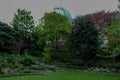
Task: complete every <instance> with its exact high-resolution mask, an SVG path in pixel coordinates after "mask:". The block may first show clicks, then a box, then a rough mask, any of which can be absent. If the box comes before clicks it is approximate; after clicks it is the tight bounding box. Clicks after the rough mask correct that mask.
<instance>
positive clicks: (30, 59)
mask: <svg viewBox="0 0 120 80" xmlns="http://www.w3.org/2000/svg"><path fill="white" fill-rule="evenodd" d="M33 60H34V57H33V56H31V55H28V54H25V55H23V57H22V58H21V59H20V63H21V64H23V65H24V66H30V65H31V64H34V62H33Z"/></svg>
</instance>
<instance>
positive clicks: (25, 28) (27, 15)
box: [11, 9, 35, 53]
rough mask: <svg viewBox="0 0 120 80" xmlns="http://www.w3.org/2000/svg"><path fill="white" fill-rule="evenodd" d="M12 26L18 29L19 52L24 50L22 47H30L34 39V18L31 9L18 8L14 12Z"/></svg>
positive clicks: (17, 46)
mask: <svg viewBox="0 0 120 80" xmlns="http://www.w3.org/2000/svg"><path fill="white" fill-rule="evenodd" d="M11 25H12V27H13V28H14V29H15V30H16V31H17V33H18V34H16V40H17V42H16V45H15V47H16V50H17V51H18V53H20V52H22V49H25V48H29V47H30V45H31V44H32V40H33V34H32V33H33V31H34V26H35V25H34V20H33V17H32V16H31V12H30V11H26V10H25V9H23V10H21V9H18V10H17V13H15V14H14V18H13V21H12V22H11Z"/></svg>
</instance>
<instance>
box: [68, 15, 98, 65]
mask: <svg viewBox="0 0 120 80" xmlns="http://www.w3.org/2000/svg"><path fill="white" fill-rule="evenodd" d="M97 38H98V32H97V29H96V27H95V25H94V23H93V21H92V20H91V19H90V18H89V17H77V18H76V20H75V21H74V24H73V27H72V29H71V33H70V37H69V50H70V52H71V56H74V58H75V59H80V60H83V61H84V63H85V64H86V62H87V61H88V60H94V59H95V57H96V53H97V47H98V40H97Z"/></svg>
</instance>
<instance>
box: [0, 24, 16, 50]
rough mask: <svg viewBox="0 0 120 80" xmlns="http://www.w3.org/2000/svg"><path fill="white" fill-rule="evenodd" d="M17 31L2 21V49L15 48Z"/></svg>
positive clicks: (0, 33)
mask: <svg viewBox="0 0 120 80" xmlns="http://www.w3.org/2000/svg"><path fill="white" fill-rule="evenodd" d="M15 37H16V31H15V30H14V29H13V28H11V26H9V25H8V24H6V23H3V22H0V51H4V52H10V51H13V50H14V44H15V42H16V39H15Z"/></svg>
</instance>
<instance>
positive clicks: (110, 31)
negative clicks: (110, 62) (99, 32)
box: [107, 19, 120, 57]
mask: <svg viewBox="0 0 120 80" xmlns="http://www.w3.org/2000/svg"><path fill="white" fill-rule="evenodd" d="M119 25H120V19H118V20H114V21H113V22H112V24H111V26H109V27H108V28H107V37H108V40H109V43H108V49H107V51H108V53H109V54H111V55H110V56H112V57H116V56H119V55H120V52H119V51H120V26H119Z"/></svg>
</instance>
